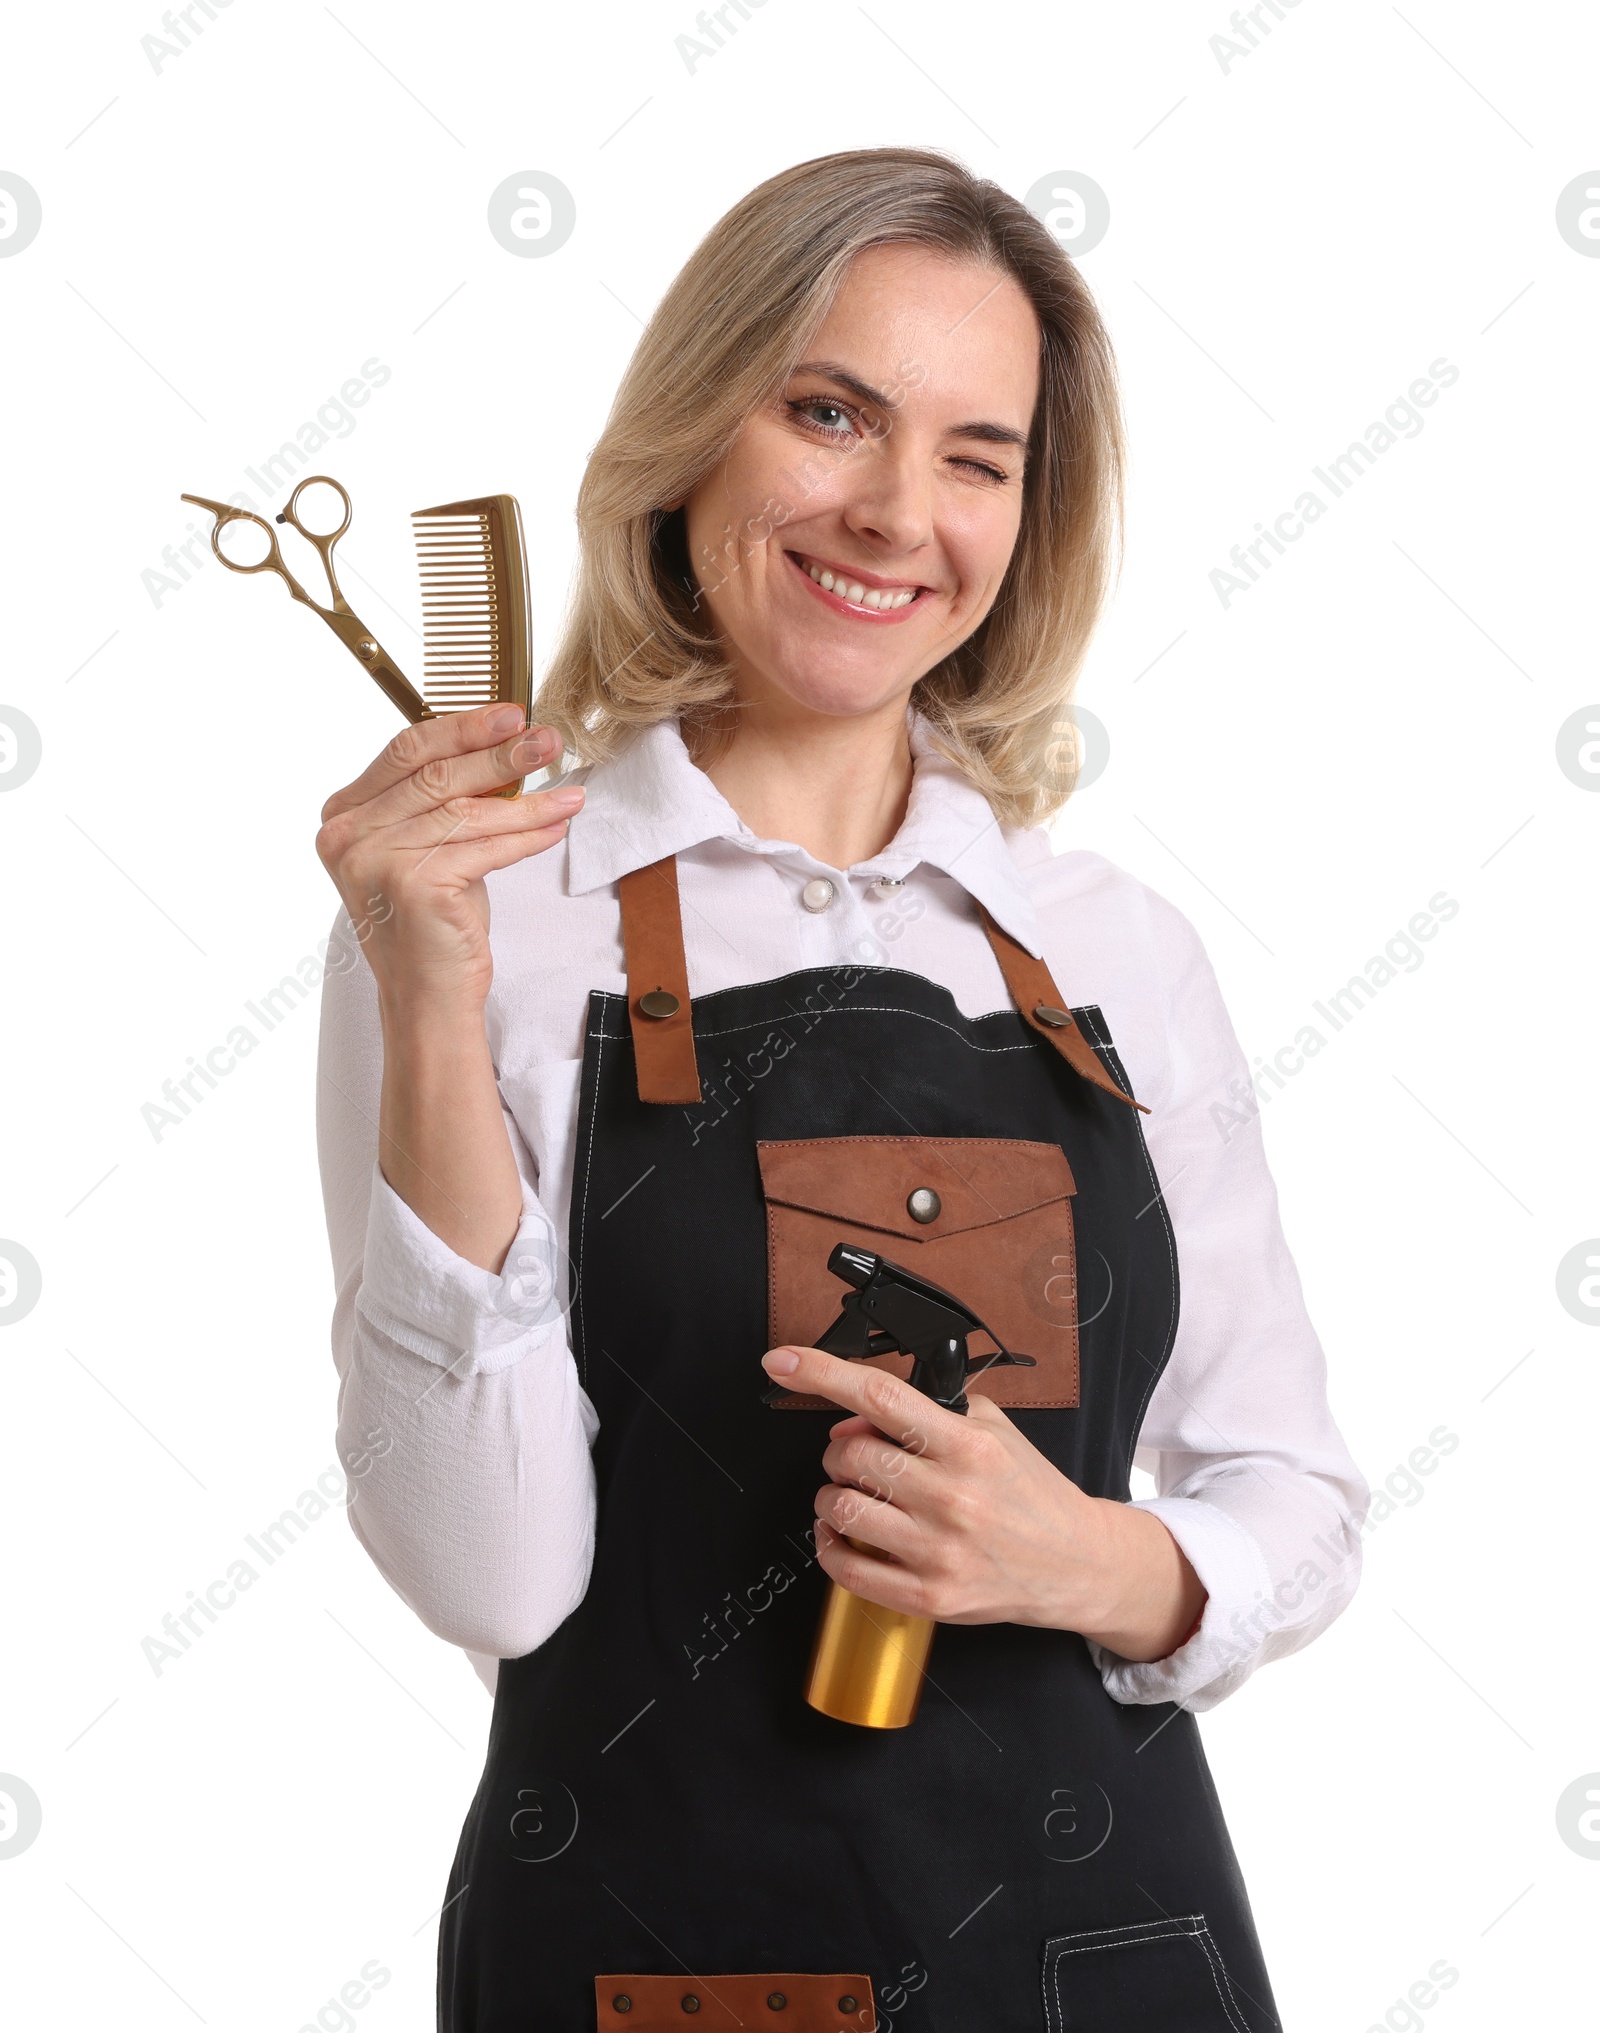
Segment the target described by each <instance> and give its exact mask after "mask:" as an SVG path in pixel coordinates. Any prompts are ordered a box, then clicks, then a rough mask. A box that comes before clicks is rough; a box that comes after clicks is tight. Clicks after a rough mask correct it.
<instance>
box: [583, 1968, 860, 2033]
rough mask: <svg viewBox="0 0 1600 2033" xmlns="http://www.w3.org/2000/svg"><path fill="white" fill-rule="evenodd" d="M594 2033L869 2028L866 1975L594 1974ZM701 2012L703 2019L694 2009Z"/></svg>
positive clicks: (831, 2032) (812, 2032) (835, 2032)
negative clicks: (689, 2026) (596, 2028)
mask: <svg viewBox="0 0 1600 2033" xmlns="http://www.w3.org/2000/svg"><path fill="white" fill-rule="evenodd" d="M594 2003H595V2019H596V2022H597V2024H598V2026H599V2029H600V2033H681V2029H682V2028H683V2027H684V2026H685V2025H686V2024H692V2025H694V2026H699V2027H704V2029H705V2033H734V2029H735V2028H738V2027H770V2028H772V2029H773V2033H841V2029H844V2033H851V2029H859V2033H873V2029H874V2028H875V2027H876V2025H877V2023H878V2014H877V2010H876V2008H875V2006H874V2004H873V1998H872V1979H871V1978H870V1977H866V1976H816V1975H813V1974H812V1973H811V1972H810V1971H806V1972H804V1973H799V1972H796V1971H794V1970H771V1971H766V1972H758V1973H756V1974H754V1975H751V1974H748V1973H746V1974H742V1975H739V1976H716V1977H702V1976H675V1977H662V1976H631V1975H618V1976H604V1977H596V1978H595V1980H594ZM701 2013H703V2014H704V2015H705V2016H704V2017H703V2018H701V2017H697V2016H696V2015H697V2014H701Z"/></svg>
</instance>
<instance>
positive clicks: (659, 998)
mask: <svg viewBox="0 0 1600 2033" xmlns="http://www.w3.org/2000/svg"><path fill="white" fill-rule="evenodd" d="M682 1007H683V1004H682V1003H681V1002H679V1000H678V998H677V997H676V996H675V995H674V994H673V993H672V991H671V990H670V989H667V988H652V989H651V991H650V993H649V994H648V995H641V996H640V998H639V1014H640V1015H641V1016H647V1017H669V1016H676V1015H677V1014H678V1011H679V1010H680V1009H682Z"/></svg>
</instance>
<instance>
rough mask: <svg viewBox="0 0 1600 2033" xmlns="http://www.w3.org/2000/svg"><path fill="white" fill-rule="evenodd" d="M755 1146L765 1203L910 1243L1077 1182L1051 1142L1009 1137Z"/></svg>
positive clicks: (958, 1229) (1040, 1203) (1060, 1192)
mask: <svg viewBox="0 0 1600 2033" xmlns="http://www.w3.org/2000/svg"><path fill="white" fill-rule="evenodd" d="M756 1150H757V1153H758V1156H759V1158H760V1163H761V1186H762V1191H763V1193H764V1194H765V1195H766V1198H767V1200H768V1201H769V1202H775V1203H776V1204H778V1205H779V1206H783V1207H797V1208H799V1209H801V1210H802V1211H803V1212H804V1213H807V1214H820V1215H824V1216H826V1217H828V1218H829V1219H831V1220H834V1221H844V1222H848V1223H849V1224H850V1226H851V1227H852V1228H870V1229H880V1230H882V1231H883V1232H884V1233H885V1234H888V1235H896V1236H902V1237H904V1238H905V1239H906V1240H907V1241H910V1242H932V1241H934V1240H935V1239H936V1238H938V1237H941V1236H947V1235H959V1234H960V1233H962V1231H963V1230H966V1229H972V1228H986V1227H988V1226H989V1225H990V1224H991V1223H993V1222H997V1221H1009V1220H1011V1219H1013V1218H1014V1217H1015V1216H1016V1215H1018V1214H1026V1213H1029V1212H1031V1211H1032V1210H1033V1209H1034V1208H1037V1207H1047V1206H1049V1205H1050V1203H1051V1202H1052V1201H1056V1200H1065V1199H1067V1198H1068V1197H1069V1196H1070V1195H1071V1194H1072V1193H1074V1192H1075V1191H1076V1190H1077V1188H1076V1186H1075V1185H1074V1183H1073V1178H1072V1167H1071V1166H1070V1165H1069V1164H1068V1163H1067V1159H1066V1153H1065V1152H1064V1151H1063V1150H1062V1149H1061V1146H1060V1145H1059V1144H1030V1143H1021V1142H1018V1141H1015V1140H1013V1139H1012V1138H1009V1137H995V1138H987V1137H912V1136H906V1137H808V1138H802V1139H798V1140H794V1141H786V1142H782V1143H760V1144H757V1146H756ZM929 1196H932V1197H931V1198H930V1197H929ZM913 1206H915V1207H916V1208H917V1210H918V1213H919V1214H921V1215H922V1216H924V1217H928V1216H930V1215H931V1218H924V1219H920V1220H919V1219H918V1218H917V1215H915V1214H913V1213H912V1211H911V1210H912V1207H913ZM935 1210H936V1211H935Z"/></svg>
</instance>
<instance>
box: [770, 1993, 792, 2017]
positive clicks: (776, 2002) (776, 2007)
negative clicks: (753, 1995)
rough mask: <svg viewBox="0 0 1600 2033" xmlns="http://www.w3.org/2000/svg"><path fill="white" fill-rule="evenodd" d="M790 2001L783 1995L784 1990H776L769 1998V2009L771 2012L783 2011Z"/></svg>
mask: <svg viewBox="0 0 1600 2033" xmlns="http://www.w3.org/2000/svg"><path fill="white" fill-rule="evenodd" d="M788 2002H789V2000H788V1999H787V1998H786V1997H785V1996H784V1995H783V1993H782V1991H774V1992H773V1993H772V1995H771V1996H770V1997H769V1998H768V1999H767V2010H768V2011H769V2012H781V2011H782V2010H783V2008H784V2006H785V2005H787V2004H788Z"/></svg>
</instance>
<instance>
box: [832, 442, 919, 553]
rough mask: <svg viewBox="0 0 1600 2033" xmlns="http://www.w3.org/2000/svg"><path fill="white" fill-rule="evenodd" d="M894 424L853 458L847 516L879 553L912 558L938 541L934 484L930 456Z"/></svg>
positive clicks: (865, 543)
mask: <svg viewBox="0 0 1600 2033" xmlns="http://www.w3.org/2000/svg"><path fill="white" fill-rule="evenodd" d="M909 438H910V433H909V432H901V433H896V432H895V431H894V430H893V429H892V428H891V430H890V431H889V432H888V434H887V435H886V436H885V437H883V438H881V439H880V440H878V441H877V442H876V443H873V444H869V445H867V446H866V447H864V448H863V449H862V451H860V452H858V453H857V454H856V455H855V457H854V458H853V459H852V460H851V462H850V469H849V478H848V480H847V482H846V489H845V497H844V501H843V504H842V510H841V512H842V516H843V520H844V524H845V527H846V528H847V529H848V530H849V531H850V532H851V534H852V535H854V536H856V537H859V538H860V540H861V543H862V546H863V547H864V548H865V549H866V550H868V551H870V552H871V553H872V555H873V556H874V557H877V558H882V559H885V560H886V561H893V560H900V559H906V558H909V557H910V556H911V555H912V553H913V552H916V551H919V550H922V549H924V548H926V546H927V545H929V544H931V543H932V541H933V485H932V477H933V476H932V474H931V473H930V472H929V470H928V467H927V462H926V460H924V459H919V458H918V457H917V455H916V452H915V448H914V447H913V446H912V445H911V444H910V443H909V442H908V441H909Z"/></svg>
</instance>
